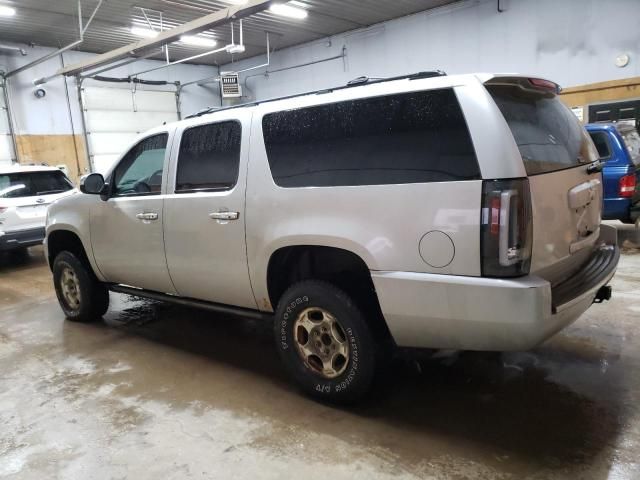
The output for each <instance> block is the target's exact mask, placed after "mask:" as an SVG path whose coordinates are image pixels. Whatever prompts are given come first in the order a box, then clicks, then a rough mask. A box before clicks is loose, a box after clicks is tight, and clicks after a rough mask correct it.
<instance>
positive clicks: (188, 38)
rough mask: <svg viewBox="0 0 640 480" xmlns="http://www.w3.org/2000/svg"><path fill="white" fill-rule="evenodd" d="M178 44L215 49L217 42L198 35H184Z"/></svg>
mask: <svg viewBox="0 0 640 480" xmlns="http://www.w3.org/2000/svg"><path fill="white" fill-rule="evenodd" d="M180 43H184V44H186V45H193V46H195V47H215V46H216V43H218V42H216V41H215V39H213V38H208V37H201V36H198V35H184V36H182V37H180Z"/></svg>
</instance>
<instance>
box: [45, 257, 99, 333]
mask: <svg viewBox="0 0 640 480" xmlns="http://www.w3.org/2000/svg"><path fill="white" fill-rule="evenodd" d="M53 283H54V286H55V290H56V296H57V297H58V303H59V304H60V307H61V308H62V311H63V312H64V314H65V315H66V317H67V318H68V319H69V320H73V321H76V322H88V321H91V320H95V319H97V318H100V317H102V315H104V314H105V313H106V311H107V309H108V308H109V290H108V289H107V287H106V286H105V285H104V284H103V283H101V282H100V281H98V279H97V278H95V276H94V274H93V272H92V271H91V270H89V269H87V267H85V265H84V264H83V263H82V262H81V261H80V259H78V257H76V256H75V255H74V254H73V253H71V252H66V251H64V252H60V253H59V254H58V255H57V256H56V258H55V260H54V261H53Z"/></svg>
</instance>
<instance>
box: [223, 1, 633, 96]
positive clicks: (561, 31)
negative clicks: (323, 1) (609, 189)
mask: <svg viewBox="0 0 640 480" xmlns="http://www.w3.org/2000/svg"><path fill="white" fill-rule="evenodd" d="M501 3H502V4H503V5H504V6H506V11H505V12H504V13H498V12H497V11H496V0H467V1H462V2H460V3H458V4H454V5H451V6H447V7H443V8H441V9H437V10H432V11H427V12H422V13H419V14H416V15H412V16H408V17H404V18H400V19H396V20H392V21H389V22H386V23H383V24H379V25H377V26H373V27H370V28H369V29H365V30H364V31H354V32H349V33H347V34H341V35H336V36H334V37H331V38H327V39H322V40H318V41H316V42H312V43H309V44H305V45H301V46H298V47H292V48H288V49H284V50H282V51H277V52H276V53H275V55H273V56H272V65H271V66H270V67H269V69H270V70H274V69H278V68H285V67H288V66H291V65H295V64H300V63H305V62H308V61H310V60H318V59H322V58H328V57H331V56H334V55H339V54H340V52H341V50H342V47H343V45H344V46H346V47H347V58H346V62H345V65H346V69H345V68H344V66H343V62H342V61H341V60H334V61H331V62H326V63H320V64H317V65H313V66H309V67H303V68H298V69H294V70H288V71H284V72H277V73H273V74H270V75H269V77H266V78H265V76H264V75H262V76H260V75H259V76H251V77H249V75H255V74H256V73H260V72H264V69H261V70H256V71H253V72H248V73H247V74H245V75H243V79H248V82H247V84H246V85H247V86H248V87H249V88H248V89H245V92H244V93H247V94H248V95H249V96H251V97H255V98H258V99H265V98H270V97H275V96H282V95H290V94H293V93H299V92H304V91H309V90H316V89H321V88H327V87H331V86H336V85H343V84H345V83H346V82H347V81H349V80H351V79H353V78H356V77H358V76H360V75H367V76H370V77H384V76H392V75H398V74H402V73H410V72H418V71H422V70H434V69H442V70H445V71H446V72H447V73H450V74H454V73H469V72H483V71H484V72H486V71H488V72H520V73H534V74H537V75H541V76H544V77H548V78H551V79H553V80H555V81H557V82H559V83H560V84H561V85H563V86H565V87H569V86H574V85H581V84H586V83H592V82H599V81H605V80H613V79H620V78H629V77H634V76H638V75H640V28H639V27H638V25H639V21H640V0H606V1H604V0H502V1H501ZM274 43H275V45H276V47H277V39H274ZM621 53H628V54H629V55H630V57H631V62H630V64H629V65H628V66H627V67H626V68H618V67H616V66H615V65H614V60H615V58H616V56H618V55H619V54H621ZM264 61H265V58H264V57H261V58H254V59H250V60H245V61H242V62H239V63H237V64H235V65H229V64H228V65H225V66H223V67H221V70H239V69H241V68H246V67H249V66H251V65H259V64H261V63H264Z"/></svg>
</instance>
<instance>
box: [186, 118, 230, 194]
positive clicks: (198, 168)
mask: <svg viewBox="0 0 640 480" xmlns="http://www.w3.org/2000/svg"><path fill="white" fill-rule="evenodd" d="M241 135H242V127H241V126H240V124H239V123H238V122H236V121H231V122H221V123H213V124H210V125H201V126H198V127H193V128H190V129H188V130H185V132H184V133H183V134H182V140H181V142H180V153H179V156H178V171H177V174H176V193H190V192H203V191H218V190H228V189H230V188H233V187H234V186H235V184H236V182H237V181H238V169H239V164H240V139H241Z"/></svg>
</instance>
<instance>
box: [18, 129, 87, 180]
mask: <svg viewBox="0 0 640 480" xmlns="http://www.w3.org/2000/svg"><path fill="white" fill-rule="evenodd" d="M16 142H17V144H18V159H19V161H20V163H24V164H28V163H48V164H49V165H51V166H56V165H61V164H64V165H66V166H67V171H68V173H69V177H70V178H71V180H73V181H74V182H76V181H77V180H78V179H79V178H80V176H81V175H84V174H85V173H88V172H89V166H88V164H87V155H86V153H85V148H84V139H83V138H82V135H17V136H16ZM74 143H75V146H74ZM76 149H77V153H76Z"/></svg>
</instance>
